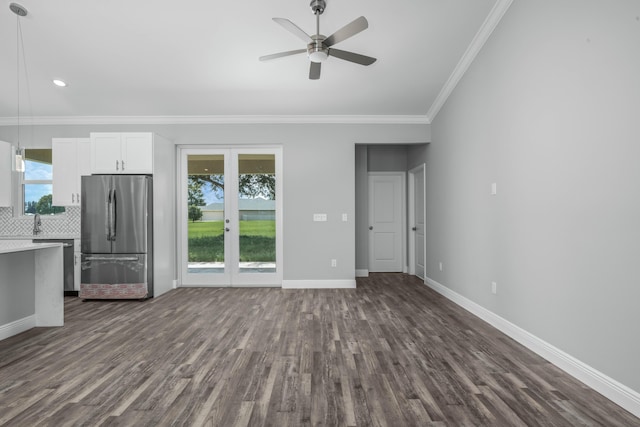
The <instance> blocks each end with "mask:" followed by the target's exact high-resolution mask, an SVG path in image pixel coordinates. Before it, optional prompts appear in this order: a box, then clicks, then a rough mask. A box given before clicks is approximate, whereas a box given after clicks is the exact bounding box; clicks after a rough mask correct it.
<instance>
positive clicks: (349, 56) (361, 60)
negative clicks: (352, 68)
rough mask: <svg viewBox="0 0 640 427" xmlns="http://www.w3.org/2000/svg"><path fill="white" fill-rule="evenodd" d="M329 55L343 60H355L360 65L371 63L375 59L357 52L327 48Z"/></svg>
mask: <svg viewBox="0 0 640 427" xmlns="http://www.w3.org/2000/svg"><path fill="white" fill-rule="evenodd" d="M329 56H335V57H336V58H340V59H344V60H345V61H350V62H355V63H356V64H360V65H371V64H373V63H374V62H376V61H377V59H376V58H372V57H370V56H365V55H360V54H359V53H353V52H347V51H346V50H339V49H329Z"/></svg>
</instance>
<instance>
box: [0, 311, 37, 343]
mask: <svg viewBox="0 0 640 427" xmlns="http://www.w3.org/2000/svg"><path fill="white" fill-rule="evenodd" d="M35 327H36V315H35V314H33V315H31V316H27V317H23V318H22V319H18V320H16V321H13V322H11V323H7V324H4V325H0V340H3V339H6V338H9V337H12V336H14V335H18V334H19V333H22V332H24V331H28V330H29V329H31V328H35Z"/></svg>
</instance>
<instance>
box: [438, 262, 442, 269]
mask: <svg viewBox="0 0 640 427" xmlns="http://www.w3.org/2000/svg"><path fill="white" fill-rule="evenodd" d="M438 267H440V271H442V261H440V262H439V263H438Z"/></svg>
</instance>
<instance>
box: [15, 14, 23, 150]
mask: <svg viewBox="0 0 640 427" xmlns="http://www.w3.org/2000/svg"><path fill="white" fill-rule="evenodd" d="M21 34H22V28H21V27H20V15H18V14H16V79H17V80H18V85H17V86H18V151H19V152H20V154H22V151H20V39H21V37H20V35H21Z"/></svg>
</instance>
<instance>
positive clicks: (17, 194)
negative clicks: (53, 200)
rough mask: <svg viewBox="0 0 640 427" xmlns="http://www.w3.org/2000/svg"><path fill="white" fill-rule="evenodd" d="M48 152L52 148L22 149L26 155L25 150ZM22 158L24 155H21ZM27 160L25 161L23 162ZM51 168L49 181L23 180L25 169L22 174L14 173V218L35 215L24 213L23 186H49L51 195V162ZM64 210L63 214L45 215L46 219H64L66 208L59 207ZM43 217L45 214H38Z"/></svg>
mask: <svg viewBox="0 0 640 427" xmlns="http://www.w3.org/2000/svg"><path fill="white" fill-rule="evenodd" d="M30 149H31V150H50V151H51V152H53V148H51V147H30V148H25V149H23V150H24V152H25V153H26V150H30ZM23 156H24V155H23ZM26 161H27V160H26V159H25V162H26ZM51 168H52V176H51V179H25V173H26V168H25V171H24V172H18V171H16V173H15V175H14V176H15V183H14V185H13V191H14V194H13V196H14V197H13V200H14V201H15V202H14V203H13V213H14V215H13V216H14V217H15V218H32V217H33V216H34V215H35V214H32V213H26V212H25V211H24V210H25V184H36V185H37V184H45V185H46V184H49V185H51V191H52V194H53V162H52V164H51ZM61 207H63V208H64V211H63V212H59V213H56V214H46V217H47V219H64V218H65V217H66V215H67V206H61ZM40 215H45V214H40Z"/></svg>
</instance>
